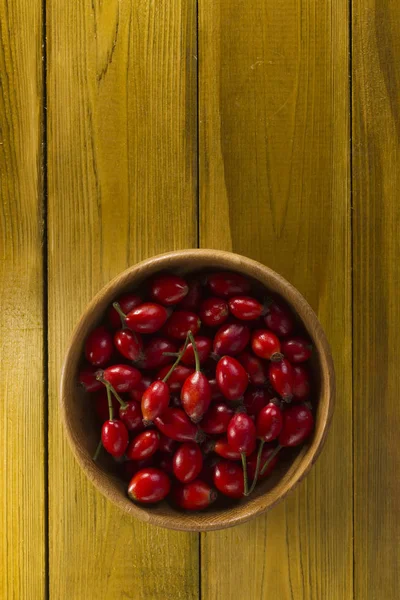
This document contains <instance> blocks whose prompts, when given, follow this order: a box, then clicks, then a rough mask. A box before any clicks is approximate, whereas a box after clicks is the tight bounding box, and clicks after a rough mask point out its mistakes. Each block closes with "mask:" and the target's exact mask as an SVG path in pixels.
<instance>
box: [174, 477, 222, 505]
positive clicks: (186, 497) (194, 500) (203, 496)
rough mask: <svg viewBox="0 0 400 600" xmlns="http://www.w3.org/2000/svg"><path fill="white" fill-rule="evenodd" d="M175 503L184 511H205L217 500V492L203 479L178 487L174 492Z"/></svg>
mask: <svg viewBox="0 0 400 600" xmlns="http://www.w3.org/2000/svg"><path fill="white" fill-rule="evenodd" d="M173 497H174V500H175V503H176V504H177V505H178V506H179V507H180V508H182V509H183V510H204V509H205V508H208V507H209V506H211V504H212V503H213V502H215V500H216V499H217V492H216V490H214V489H213V488H212V487H211V486H210V485H208V483H206V482H205V481H202V480H201V479H196V480H195V481H190V482H189V483H185V484H183V485H177V486H176V487H175V489H174V491H173Z"/></svg>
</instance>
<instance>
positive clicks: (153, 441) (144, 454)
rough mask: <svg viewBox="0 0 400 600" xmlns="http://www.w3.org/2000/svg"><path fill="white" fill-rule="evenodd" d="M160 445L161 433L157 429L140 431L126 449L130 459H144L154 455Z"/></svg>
mask: <svg viewBox="0 0 400 600" xmlns="http://www.w3.org/2000/svg"><path fill="white" fill-rule="evenodd" d="M159 446H160V434H159V433H158V431H156V430H155V429H150V430H149V429H147V430H146V431H142V432H141V433H139V434H138V435H137V436H136V437H135V438H133V440H132V441H131V442H130V444H129V446H128V449H127V451H126V456H127V458H128V459H129V460H144V459H145V458H149V457H150V456H153V454H155V453H156V452H157V450H158V448H159Z"/></svg>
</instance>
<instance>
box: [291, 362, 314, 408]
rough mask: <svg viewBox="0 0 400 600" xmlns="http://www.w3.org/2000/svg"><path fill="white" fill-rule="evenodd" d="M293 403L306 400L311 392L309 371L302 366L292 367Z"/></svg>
mask: <svg viewBox="0 0 400 600" xmlns="http://www.w3.org/2000/svg"><path fill="white" fill-rule="evenodd" d="M293 371H294V382H293V401H294V402H299V401H301V400H306V399H307V398H308V397H309V395H310V391H311V375H310V371H309V370H308V369H307V368H306V367H304V366H303V365H294V367H293Z"/></svg>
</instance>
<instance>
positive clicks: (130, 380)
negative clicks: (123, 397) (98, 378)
mask: <svg viewBox="0 0 400 600" xmlns="http://www.w3.org/2000/svg"><path fill="white" fill-rule="evenodd" d="M103 379H104V380H105V381H107V382H108V383H110V384H111V385H112V387H113V388H114V389H115V390H116V391H117V392H120V393H123V392H130V391H131V390H133V389H135V387H136V386H137V385H138V384H139V383H140V380H141V379H142V374H141V372H140V371H139V370H138V369H135V367H131V366H130V365H122V364H121V365H112V366H111V367H107V369H104V371H103Z"/></svg>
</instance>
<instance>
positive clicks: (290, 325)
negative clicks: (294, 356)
mask: <svg viewBox="0 0 400 600" xmlns="http://www.w3.org/2000/svg"><path fill="white" fill-rule="evenodd" d="M264 320H265V323H266V325H267V327H268V329H271V331H273V332H274V333H276V334H277V335H279V336H281V337H285V336H287V335H290V334H291V333H292V331H293V329H294V318H293V315H292V313H291V311H290V309H289V308H288V307H287V306H286V305H284V304H283V303H281V302H279V301H274V302H272V303H271V304H270V305H269V306H268V307H267V312H266V315H265V318H264Z"/></svg>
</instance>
